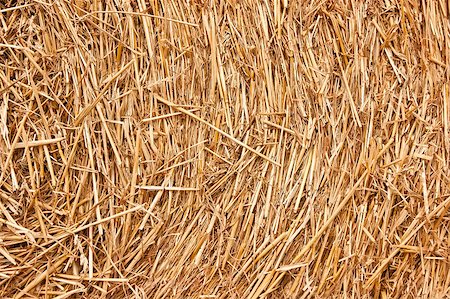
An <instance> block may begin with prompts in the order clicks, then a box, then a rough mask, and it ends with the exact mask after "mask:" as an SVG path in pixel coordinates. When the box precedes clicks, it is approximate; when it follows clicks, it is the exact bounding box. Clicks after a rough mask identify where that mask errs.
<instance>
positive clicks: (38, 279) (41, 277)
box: [14, 255, 69, 299]
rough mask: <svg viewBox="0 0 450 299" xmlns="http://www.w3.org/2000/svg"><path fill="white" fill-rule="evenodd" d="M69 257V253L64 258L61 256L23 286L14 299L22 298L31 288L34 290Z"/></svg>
mask: <svg viewBox="0 0 450 299" xmlns="http://www.w3.org/2000/svg"><path fill="white" fill-rule="evenodd" d="M68 258H69V255H64V256H63V257H62V258H60V259H59V260H58V261H57V262H56V263H54V264H52V265H51V266H50V267H49V268H47V270H45V271H44V272H42V273H41V274H40V275H38V276H37V277H36V278H35V279H34V280H33V281H31V282H30V283H28V284H27V285H26V286H25V288H23V289H22V290H21V291H20V292H19V293H18V294H17V295H16V296H14V299H19V298H22V297H23V296H24V295H25V294H26V293H28V292H29V291H30V290H32V289H33V288H34V287H35V286H37V285H38V284H39V283H40V282H41V281H42V280H44V279H45V278H47V277H48V276H49V275H50V274H52V273H53V272H55V271H56V269H58V267H59V266H60V265H62V263H64V262H65V261H66V260H67V259H68Z"/></svg>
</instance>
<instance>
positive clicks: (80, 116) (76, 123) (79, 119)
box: [73, 59, 134, 127]
mask: <svg viewBox="0 0 450 299" xmlns="http://www.w3.org/2000/svg"><path fill="white" fill-rule="evenodd" d="M133 63H134V59H132V60H131V61H129V62H128V63H127V64H126V65H124V66H123V67H122V68H121V69H120V70H119V71H118V72H116V73H115V74H114V75H113V76H112V77H111V78H110V79H108V81H107V82H106V83H105V86H104V87H103V89H102V90H101V91H100V93H99V94H98V95H97V97H96V98H95V99H94V101H93V102H92V103H91V104H89V105H88V106H86V107H85V108H84V109H83V110H82V111H81V112H80V113H79V114H78V115H77V117H76V118H75V120H74V122H73V124H74V126H76V127H77V126H79V125H80V124H81V122H82V121H83V120H84V119H85V117H86V116H88V115H89V113H90V112H91V111H92V110H93V109H94V108H95V107H96V106H97V104H98V103H100V101H101V99H102V97H103V95H104V94H105V93H106V92H107V91H108V88H109V86H110V85H111V83H112V82H113V81H114V80H116V79H117V78H118V77H119V76H120V75H121V74H122V73H123V72H125V70H126V69H127V68H128V67H129V66H130V65H132V64H133Z"/></svg>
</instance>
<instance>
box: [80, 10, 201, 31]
mask: <svg viewBox="0 0 450 299" xmlns="http://www.w3.org/2000/svg"><path fill="white" fill-rule="evenodd" d="M100 13H109V14H112V13H114V14H127V15H133V16H141V17H150V18H155V19H159V20H164V21H169V22H174V23H178V24H182V25H188V26H193V27H199V25H198V24H194V23H189V22H185V21H180V20H175V19H171V18H166V17H162V16H155V15H152V14H147V13H142V12H133V11H114V10H99V11H93V12H90V13H87V14H85V15H83V17H82V19H83V18H86V17H87V16H90V15H94V14H100Z"/></svg>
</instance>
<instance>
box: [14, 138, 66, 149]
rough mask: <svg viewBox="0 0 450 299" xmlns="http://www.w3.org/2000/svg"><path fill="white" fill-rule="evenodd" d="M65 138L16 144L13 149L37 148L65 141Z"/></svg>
mask: <svg viewBox="0 0 450 299" xmlns="http://www.w3.org/2000/svg"><path fill="white" fill-rule="evenodd" d="M65 139H66V138H65V137H59V138H53V139H43V140H33V141H28V142H18V143H17V144H16V146H15V149H20V148H26V147H37V146H43V145H49V144H53V143H57V142H60V141H63V140H65Z"/></svg>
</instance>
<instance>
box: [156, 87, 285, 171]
mask: <svg viewBox="0 0 450 299" xmlns="http://www.w3.org/2000/svg"><path fill="white" fill-rule="evenodd" d="M154 96H155V98H156V99H157V100H158V101H160V102H161V103H164V104H166V105H167V106H170V107H173V108H174V109H176V110H178V111H180V112H182V113H184V114H186V115H189V116H190V117H192V118H194V119H195V120H197V121H199V122H201V123H202V124H205V125H207V126H208V127H210V128H211V129H213V130H214V131H216V132H218V133H220V134H222V135H223V136H225V137H227V138H229V139H230V140H232V141H234V142H235V143H237V144H239V145H240V146H242V147H244V148H245V149H247V150H249V151H251V152H252V153H254V154H256V155H258V156H259V157H261V158H263V159H265V160H267V161H269V162H270V163H272V164H275V165H276V166H278V167H281V164H280V163H278V162H276V161H274V160H272V159H271V158H269V157H267V156H266V155H264V154H261V153H259V152H258V151H257V150H255V149H253V148H252V147H250V146H248V145H247V144H245V143H243V142H242V141H240V140H237V139H236V138H234V137H233V136H231V135H230V134H228V133H226V132H224V131H222V130H221V129H219V128H217V127H216V126H214V125H212V124H210V123H209V122H207V121H205V120H204V119H202V118H200V117H198V116H197V115H195V114H193V113H192V112H189V111H187V110H186V109H184V108H181V107H179V106H177V105H176V104H174V103H172V102H169V101H167V100H165V99H163V98H161V97H160V96H158V95H154Z"/></svg>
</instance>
